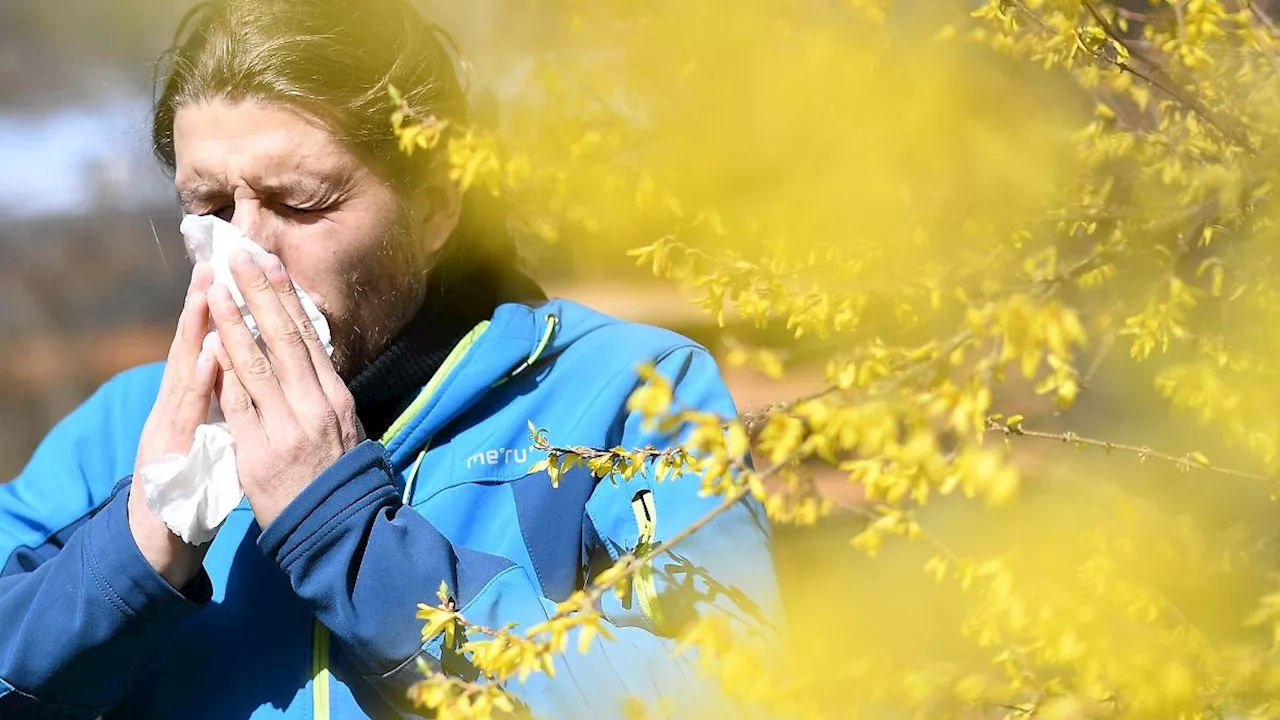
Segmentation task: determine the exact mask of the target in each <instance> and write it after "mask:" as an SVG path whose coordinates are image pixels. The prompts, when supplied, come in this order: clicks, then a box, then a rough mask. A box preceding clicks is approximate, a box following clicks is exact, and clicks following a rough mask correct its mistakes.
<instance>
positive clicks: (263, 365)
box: [245, 354, 273, 380]
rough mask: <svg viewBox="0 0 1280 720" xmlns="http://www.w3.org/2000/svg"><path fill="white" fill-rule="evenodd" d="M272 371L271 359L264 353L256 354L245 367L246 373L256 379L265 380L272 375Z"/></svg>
mask: <svg viewBox="0 0 1280 720" xmlns="http://www.w3.org/2000/svg"><path fill="white" fill-rule="evenodd" d="M272 373H273V370H272V369H271V361H270V360H268V359H267V358H266V356H265V355H262V354H257V355H254V356H253V357H252V358H251V359H250V360H249V364H248V366H247V367H245V375H247V376H248V377H249V378H251V379H254V380H264V379H266V378H269V377H271V375H272Z"/></svg>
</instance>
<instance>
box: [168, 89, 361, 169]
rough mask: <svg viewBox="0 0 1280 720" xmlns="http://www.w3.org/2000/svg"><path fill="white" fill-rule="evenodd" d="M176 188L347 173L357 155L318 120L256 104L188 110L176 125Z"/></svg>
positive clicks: (218, 103) (223, 103)
mask: <svg viewBox="0 0 1280 720" xmlns="http://www.w3.org/2000/svg"><path fill="white" fill-rule="evenodd" d="M173 136H174V137H173V140H174V156H175V161H176V176H175V184H177V185H178V187H180V188H181V187H186V186H190V185H194V184H197V183H202V182H226V183H238V182H247V183H250V184H252V183H255V182H259V181H262V180H263V179H266V178H271V177H275V176H280V175H321V176H323V175H333V174H348V173H351V172H354V171H356V170H358V169H359V165H360V163H359V161H358V159H357V158H356V157H355V155H354V154H353V153H352V152H351V151H350V150H349V149H347V148H346V146H344V145H343V144H342V143H341V142H339V141H338V140H337V139H336V138H335V137H334V136H333V134H332V133H330V132H329V131H328V130H327V129H326V128H325V127H324V125H323V124H322V123H321V122H320V121H319V120H317V119H315V118H313V117H311V116H308V115H306V114H303V113H301V112H298V111H296V110H292V109H290V108H286V107H282V106H279V105H271V104H265V103H261V102H258V101H255V100H239V101H227V100H208V101H202V102H198V103H192V104H189V105H184V106H183V107H182V108H181V109H179V110H178V112H177V113H176V115H175V117H174V123H173Z"/></svg>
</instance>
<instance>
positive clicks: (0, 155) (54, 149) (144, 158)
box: [0, 100, 170, 217]
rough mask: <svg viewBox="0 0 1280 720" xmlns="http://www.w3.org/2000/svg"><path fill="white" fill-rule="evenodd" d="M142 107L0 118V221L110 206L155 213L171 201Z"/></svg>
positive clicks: (134, 104)
mask: <svg viewBox="0 0 1280 720" xmlns="http://www.w3.org/2000/svg"><path fill="white" fill-rule="evenodd" d="M148 109H149V108H148V106H147V103H146V102H145V101H142V100H136V101H127V100H121V101H118V102H114V103H111V104H108V105H102V106H96V107H86V108H64V109H59V110H56V111H52V112H48V113H45V114H29V113H24V114H22V115H12V114H4V113H2V112H0V215H3V216H8V217H32V216H40V215H50V214H57V213H80V212H88V211H90V210H92V209H93V208H94V207H95V206H101V205H102V204H104V203H109V204H112V205H116V206H126V207H127V206H147V207H154V206H155V205H156V204H157V203H162V202H165V201H166V200H167V199H169V198H170V195H169V189H168V188H169V184H168V179H167V178H166V177H165V176H164V174H163V172H162V171H161V170H160V169H159V167H158V166H157V164H156V163H155V162H154V161H153V160H152V159H151V154H150V150H149V148H148V144H147V134H148V129H147V113H148Z"/></svg>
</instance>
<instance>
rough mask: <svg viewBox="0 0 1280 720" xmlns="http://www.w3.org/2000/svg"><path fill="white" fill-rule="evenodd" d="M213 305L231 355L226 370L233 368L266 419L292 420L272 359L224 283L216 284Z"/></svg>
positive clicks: (222, 342) (215, 320) (211, 294)
mask: <svg viewBox="0 0 1280 720" xmlns="http://www.w3.org/2000/svg"><path fill="white" fill-rule="evenodd" d="M209 309H210V311H211V314H212V315H213V324H214V326H215V327H217V329H218V337H219V344H220V345H221V347H222V348H223V350H224V351H225V355H226V357H227V362H226V363H224V364H223V366H222V370H223V372H224V373H225V372H226V371H227V368H231V370H232V371H233V372H234V373H235V375H236V378H237V379H238V380H239V384H240V385H241V386H243V388H244V390H245V392H247V393H248V395H249V399H250V402H251V403H252V405H254V406H255V407H256V408H257V411H258V414H259V415H261V416H262V418H263V420H264V421H265V422H267V423H272V424H274V423H276V422H283V421H286V420H291V419H292V412H291V410H290V409H289V405H288V403H287V402H285V397H284V391H283V389H282V388H281V387H280V381H279V379H278V378H277V377H276V374H275V370H274V369H273V368H272V366H271V361H270V360H268V359H267V356H266V355H265V354H264V353H263V352H262V348H260V347H258V343H257V341H255V340H254V338H253V333H251V332H250V331H249V327H248V326H247V325H245V322H244V317H242V316H241V314H240V308H238V307H236V301H235V300H233V299H232V297H231V291H230V290H228V289H227V288H226V287H225V286H223V285H220V284H219V285H214V286H213V288H211V289H210V290H209Z"/></svg>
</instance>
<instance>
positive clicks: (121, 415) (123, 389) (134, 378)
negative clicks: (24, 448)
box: [42, 363, 164, 479]
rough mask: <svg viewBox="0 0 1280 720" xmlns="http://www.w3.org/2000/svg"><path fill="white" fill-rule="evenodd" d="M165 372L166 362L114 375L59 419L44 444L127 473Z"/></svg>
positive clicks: (115, 472)
mask: <svg viewBox="0 0 1280 720" xmlns="http://www.w3.org/2000/svg"><path fill="white" fill-rule="evenodd" d="M163 375H164V365H163V363H153V364H148V365H141V366H138V367H135V368H131V369H129V370H125V371H124V372H121V373H119V374H117V375H115V376H114V377H112V378H110V379H109V380H107V381H106V382H104V383H103V384H102V385H101V386H99V388H98V389H97V391H95V392H94V393H93V394H92V395H91V396H90V397H89V398H88V399H87V400H85V401H84V403H82V404H81V405H80V407H78V408H76V410H74V411H73V412H72V413H71V414H70V415H68V416H67V417H66V418H64V419H63V420H62V422H60V423H58V425H57V426H56V427H55V428H54V429H53V431H52V432H50V433H49V436H48V438H47V439H46V441H45V444H46V445H49V446H52V447H54V448H66V449H67V450H68V451H71V452H74V453H75V454H77V455H81V456H83V455H85V454H88V455H90V456H93V457H95V458H96V459H97V460H99V461H100V462H103V464H106V465H110V466H112V468H113V474H119V473H120V472H121V471H122V470H123V472H125V473H126V474H127V473H128V472H130V471H131V470H132V463H133V456H134V455H135V454H136V452H137V446H138V438H139V437H140V436H141V434H142V426H143V425H144V424H145V423H146V420H147V416H148V415H149V414H150V413H151V406H152V405H153V404H155V399H156V395H157V394H158V393H159V391H160V379H161V377H162V376H163ZM42 449H44V448H43V447H42ZM116 479H118V478H116Z"/></svg>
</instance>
